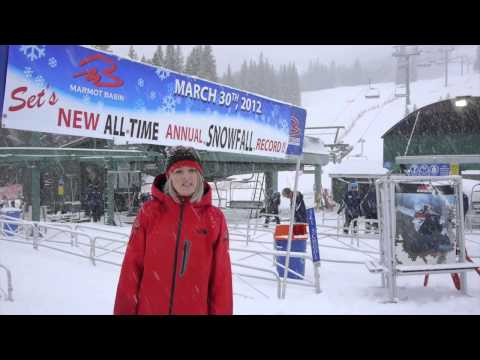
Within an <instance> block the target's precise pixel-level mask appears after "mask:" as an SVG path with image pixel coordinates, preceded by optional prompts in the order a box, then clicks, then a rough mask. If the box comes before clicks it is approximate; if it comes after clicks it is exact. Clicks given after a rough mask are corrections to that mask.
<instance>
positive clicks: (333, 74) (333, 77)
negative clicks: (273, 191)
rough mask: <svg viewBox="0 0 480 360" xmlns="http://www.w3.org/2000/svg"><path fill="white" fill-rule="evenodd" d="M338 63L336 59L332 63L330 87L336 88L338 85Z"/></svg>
mask: <svg viewBox="0 0 480 360" xmlns="http://www.w3.org/2000/svg"><path fill="white" fill-rule="evenodd" d="M336 68H337V66H336V64H335V61H332V62H331V63H330V68H329V74H328V88H334V87H335V86H337V77H336Z"/></svg>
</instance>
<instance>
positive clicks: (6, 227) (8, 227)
mask: <svg viewBox="0 0 480 360" xmlns="http://www.w3.org/2000/svg"><path fill="white" fill-rule="evenodd" d="M0 213H1V214H2V215H5V216H8V217H11V218H15V219H19V220H20V218H21V215H22V210H20V209H15V208H4V209H0ZM3 231H4V232H5V234H7V235H10V236H13V235H15V233H16V232H17V231H18V225H17V224H9V223H8V222H5V223H3Z"/></svg>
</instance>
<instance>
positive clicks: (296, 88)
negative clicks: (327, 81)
mask: <svg viewBox="0 0 480 360" xmlns="http://www.w3.org/2000/svg"><path fill="white" fill-rule="evenodd" d="M289 86H290V87H291V90H290V93H291V103H292V104H294V105H298V106H300V105H301V103H302V98H301V92H300V77H299V76H298V71H297V67H296V66H295V63H292V65H291V67H290V84H289Z"/></svg>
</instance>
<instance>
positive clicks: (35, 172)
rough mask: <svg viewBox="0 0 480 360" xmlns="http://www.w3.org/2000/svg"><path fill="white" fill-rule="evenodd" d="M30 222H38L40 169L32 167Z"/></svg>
mask: <svg viewBox="0 0 480 360" xmlns="http://www.w3.org/2000/svg"><path fill="white" fill-rule="evenodd" d="M31 186H32V188H31V191H32V221H40V169H39V168H38V164H36V163H35V164H34V165H33V166H32V185H31Z"/></svg>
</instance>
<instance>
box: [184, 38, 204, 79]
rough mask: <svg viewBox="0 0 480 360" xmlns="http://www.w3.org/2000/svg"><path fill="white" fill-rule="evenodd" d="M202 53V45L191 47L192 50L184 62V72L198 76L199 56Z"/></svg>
mask: <svg viewBox="0 0 480 360" xmlns="http://www.w3.org/2000/svg"><path fill="white" fill-rule="evenodd" d="M201 53H202V45H198V46H195V47H193V49H192V51H191V52H190V54H189V55H188V57H187V61H186V62H185V72H186V73H187V74H189V75H195V76H199V73H200V61H201V59H200V56H201Z"/></svg>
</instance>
